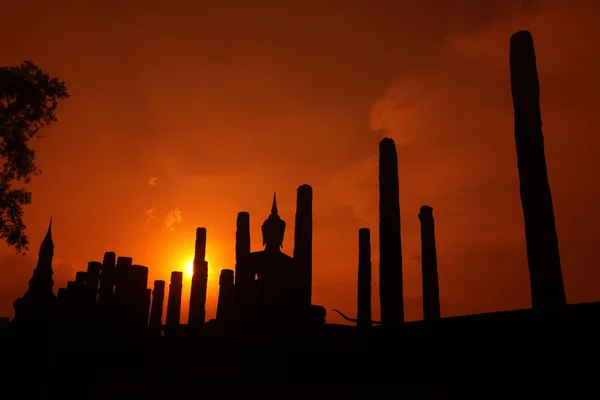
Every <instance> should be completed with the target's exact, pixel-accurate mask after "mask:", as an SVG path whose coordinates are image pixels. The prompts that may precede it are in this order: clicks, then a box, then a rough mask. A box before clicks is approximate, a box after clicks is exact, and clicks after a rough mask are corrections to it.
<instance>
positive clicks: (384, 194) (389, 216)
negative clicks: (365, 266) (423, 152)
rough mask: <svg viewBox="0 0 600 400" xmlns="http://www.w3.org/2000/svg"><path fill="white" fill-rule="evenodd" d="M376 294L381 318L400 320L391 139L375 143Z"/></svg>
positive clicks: (399, 246)
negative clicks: (376, 201)
mask: <svg viewBox="0 0 600 400" xmlns="http://www.w3.org/2000/svg"><path fill="white" fill-rule="evenodd" d="M379 298H380V302H381V322H382V324H383V325H384V326H389V325H392V326H398V325H401V324H402V323H403V322H404V297H403V284H402V241H401V237H400V188H399V181H398V155H397V154H396V144H395V143H394V140H393V139H390V138H385V139H383V140H381V142H380V143H379Z"/></svg>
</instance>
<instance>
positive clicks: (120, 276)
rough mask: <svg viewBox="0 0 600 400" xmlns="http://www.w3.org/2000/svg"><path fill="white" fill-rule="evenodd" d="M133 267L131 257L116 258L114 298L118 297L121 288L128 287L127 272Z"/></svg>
mask: <svg viewBox="0 0 600 400" xmlns="http://www.w3.org/2000/svg"><path fill="white" fill-rule="evenodd" d="M132 265H133V259H132V258H131V257H119V258H117V264H116V266H115V297H117V298H118V297H119V293H120V292H121V288H123V287H126V286H128V284H129V282H128V277H129V274H128V271H129V269H130V268H131V266H132Z"/></svg>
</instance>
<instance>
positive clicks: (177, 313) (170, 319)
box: [165, 271, 183, 327]
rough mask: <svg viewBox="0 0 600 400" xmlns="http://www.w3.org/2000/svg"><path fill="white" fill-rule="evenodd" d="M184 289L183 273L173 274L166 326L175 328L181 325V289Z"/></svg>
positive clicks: (176, 272)
mask: <svg viewBox="0 0 600 400" xmlns="http://www.w3.org/2000/svg"><path fill="white" fill-rule="evenodd" d="M182 287H183V272H179V271H173V272H171V284H170V285H169V299H168V302H167V321H166V324H165V325H166V326H168V327H175V326H178V325H179V320H180V317H181V289H182Z"/></svg>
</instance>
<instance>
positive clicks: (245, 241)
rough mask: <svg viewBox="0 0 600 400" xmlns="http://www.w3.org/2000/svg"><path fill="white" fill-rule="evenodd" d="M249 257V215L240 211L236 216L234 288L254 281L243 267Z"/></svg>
mask: <svg viewBox="0 0 600 400" xmlns="http://www.w3.org/2000/svg"><path fill="white" fill-rule="evenodd" d="M249 255H250V214H249V213H247V212H245V211H241V212H239V213H238V215H237V222H236V231H235V284H236V286H240V287H242V286H244V285H249V284H251V283H252V281H253V280H254V277H253V276H252V274H249V273H247V271H245V270H244V269H245V268H244V267H245V266H246V265H247V258H248V256H249Z"/></svg>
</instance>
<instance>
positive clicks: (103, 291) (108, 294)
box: [98, 251, 117, 308]
mask: <svg viewBox="0 0 600 400" xmlns="http://www.w3.org/2000/svg"><path fill="white" fill-rule="evenodd" d="M116 262H117V255H116V254H115V253H114V252H112V251H107V252H106V253H104V259H103V260H102V270H101V272H100V289H98V304H100V306H101V307H102V308H104V305H105V304H108V303H109V302H110V300H111V298H112V295H113V292H114V289H115V274H116V272H115V266H116Z"/></svg>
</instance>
